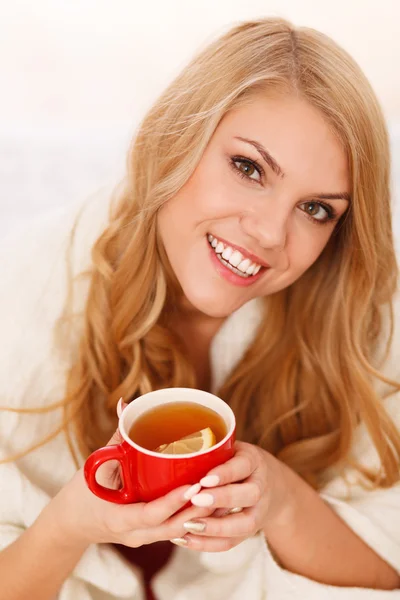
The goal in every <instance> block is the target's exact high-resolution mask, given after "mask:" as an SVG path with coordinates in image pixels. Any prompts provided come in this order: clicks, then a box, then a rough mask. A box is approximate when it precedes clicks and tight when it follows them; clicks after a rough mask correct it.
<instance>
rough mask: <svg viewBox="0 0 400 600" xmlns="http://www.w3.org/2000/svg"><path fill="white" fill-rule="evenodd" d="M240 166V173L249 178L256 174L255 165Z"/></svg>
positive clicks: (244, 164) (242, 163)
mask: <svg viewBox="0 0 400 600" xmlns="http://www.w3.org/2000/svg"><path fill="white" fill-rule="evenodd" d="M239 164H240V166H239V169H240V171H242V173H244V174H245V175H247V177H251V176H252V175H253V174H254V173H255V172H256V170H255V168H254V165H251V164H250V163H245V162H241V163H239Z"/></svg>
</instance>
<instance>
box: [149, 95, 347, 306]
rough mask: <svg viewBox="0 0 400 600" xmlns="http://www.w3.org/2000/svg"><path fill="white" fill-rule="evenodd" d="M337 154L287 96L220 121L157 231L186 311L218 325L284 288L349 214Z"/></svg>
mask: <svg viewBox="0 0 400 600" xmlns="http://www.w3.org/2000/svg"><path fill="white" fill-rule="evenodd" d="M348 192H349V175H348V167H347V160H346V155H345V152H344V149H343V148H342V146H341V144H340V142H339V141H338V139H337V138H336V137H335V135H334V133H333V132H332V131H331V129H330V127H329V125H328V124H327V122H326V121H325V120H324V117H323V115H322V114H321V113H320V112H319V111H317V109H315V108H314V107H312V106H311V105H310V104H308V103H307V102H306V101H305V100H303V99H299V98H294V97H289V96H288V97H280V98H265V97H262V98H261V97H257V98H255V99H254V100H253V101H252V103H251V104H247V105H246V106H242V107H238V108H237V109H234V110H232V111H230V112H228V113H227V114H226V115H225V117H224V118H223V119H222V120H221V122H220V124H219V126H218V128H217V129H216V131H215V133H214V135H213V137H212V139H211V140H210V142H209V144H208V146H207V148H206V150H205V152H204V154H203V156H202V159H201V161H200V163H199V164H198V166H197V168H196V170H195V171H194V173H193V175H192V176H191V178H190V179H189V180H188V182H187V183H186V184H185V185H184V186H183V187H182V188H181V190H180V191H179V193H178V194H177V195H176V196H174V198H172V199H171V200H170V201H168V202H167V203H166V204H165V205H164V206H163V207H162V208H161V210H160V211H159V214H158V227H159V233H160V236H161V240H162V243H163V244H164V247H165V251H166V253H167V256H168V259H169V261H170V263H171V267H172V269H173V270H174V272H175V275H176V277H177V279H178V281H179V283H180V285H181V287H182V290H183V293H184V296H185V299H186V302H187V305H188V306H190V307H191V308H192V309H195V310H196V311H199V312H200V313H203V314H204V315H208V316H211V317H225V316H228V315H229V314H231V313H232V312H233V311H235V310H237V309H238V308H239V307H240V306H242V305H243V304H245V303H246V302H248V301H249V300H251V299H253V298H256V297H258V296H268V295H269V294H272V293H275V292H277V291H279V290H282V289H283V288H286V287H287V286H289V285H290V284H292V283H293V282H294V281H296V280H297V279H298V278H299V277H301V275H302V274H303V273H304V272H305V271H306V270H307V269H308V268H309V267H310V266H311V265H312V264H313V263H314V262H315V260H316V259H317V258H318V256H319V255H320V254H321V252H322V250H323V249H324V247H325V246H326V244H327V242H328V240H329V238H330V236H331V235H332V232H333V230H334V228H335V225H336V223H337V222H338V220H339V219H340V217H341V216H342V215H343V214H344V213H345V211H346V210H347V208H348V206H349V197H348Z"/></svg>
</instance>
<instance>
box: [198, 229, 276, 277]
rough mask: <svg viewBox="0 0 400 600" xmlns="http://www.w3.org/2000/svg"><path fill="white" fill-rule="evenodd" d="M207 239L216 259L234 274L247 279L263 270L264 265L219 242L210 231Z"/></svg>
mask: <svg viewBox="0 0 400 600" xmlns="http://www.w3.org/2000/svg"><path fill="white" fill-rule="evenodd" d="M207 239H208V243H209V245H210V246H211V248H212V249H213V251H214V253H215V255H216V256H217V258H218V260H219V261H220V262H221V263H222V264H223V265H224V266H225V267H227V268H228V269H229V270H230V271H232V273H235V275H239V277H242V278H243V279H249V278H250V277H254V276H255V275H257V274H258V273H259V271H260V270H261V269H263V270H265V267H263V266H262V265H260V264H258V263H256V262H253V261H252V260H251V259H250V258H245V257H244V256H243V254H242V253H241V252H239V250H236V249H235V248H232V247H231V246H229V245H228V244H226V243H225V242H221V240H219V239H218V238H216V237H214V236H213V235H211V234H210V233H209V234H208V235H207Z"/></svg>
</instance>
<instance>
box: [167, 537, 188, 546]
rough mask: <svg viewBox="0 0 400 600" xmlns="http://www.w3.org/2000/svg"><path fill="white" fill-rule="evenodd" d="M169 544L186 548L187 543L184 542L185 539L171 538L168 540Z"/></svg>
mask: <svg viewBox="0 0 400 600" xmlns="http://www.w3.org/2000/svg"><path fill="white" fill-rule="evenodd" d="M169 541H170V542H172V543H173V544H175V545H176V546H182V547H184V546H187V544H188V543H187V541H186V540H185V538H172V540H169Z"/></svg>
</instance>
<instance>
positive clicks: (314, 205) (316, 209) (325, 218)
mask: <svg viewBox="0 0 400 600" xmlns="http://www.w3.org/2000/svg"><path fill="white" fill-rule="evenodd" d="M301 206H302V207H306V208H305V209H304V208H301V210H303V211H304V212H305V213H306V215H307V217H308V218H309V219H310V220H311V221H313V222H314V223H318V224H320V225H323V224H324V223H328V222H329V221H334V220H335V219H336V217H337V213H336V211H335V209H334V208H333V206H331V205H330V204H324V203H323V202H305V203H304V204H302V205H301Z"/></svg>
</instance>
